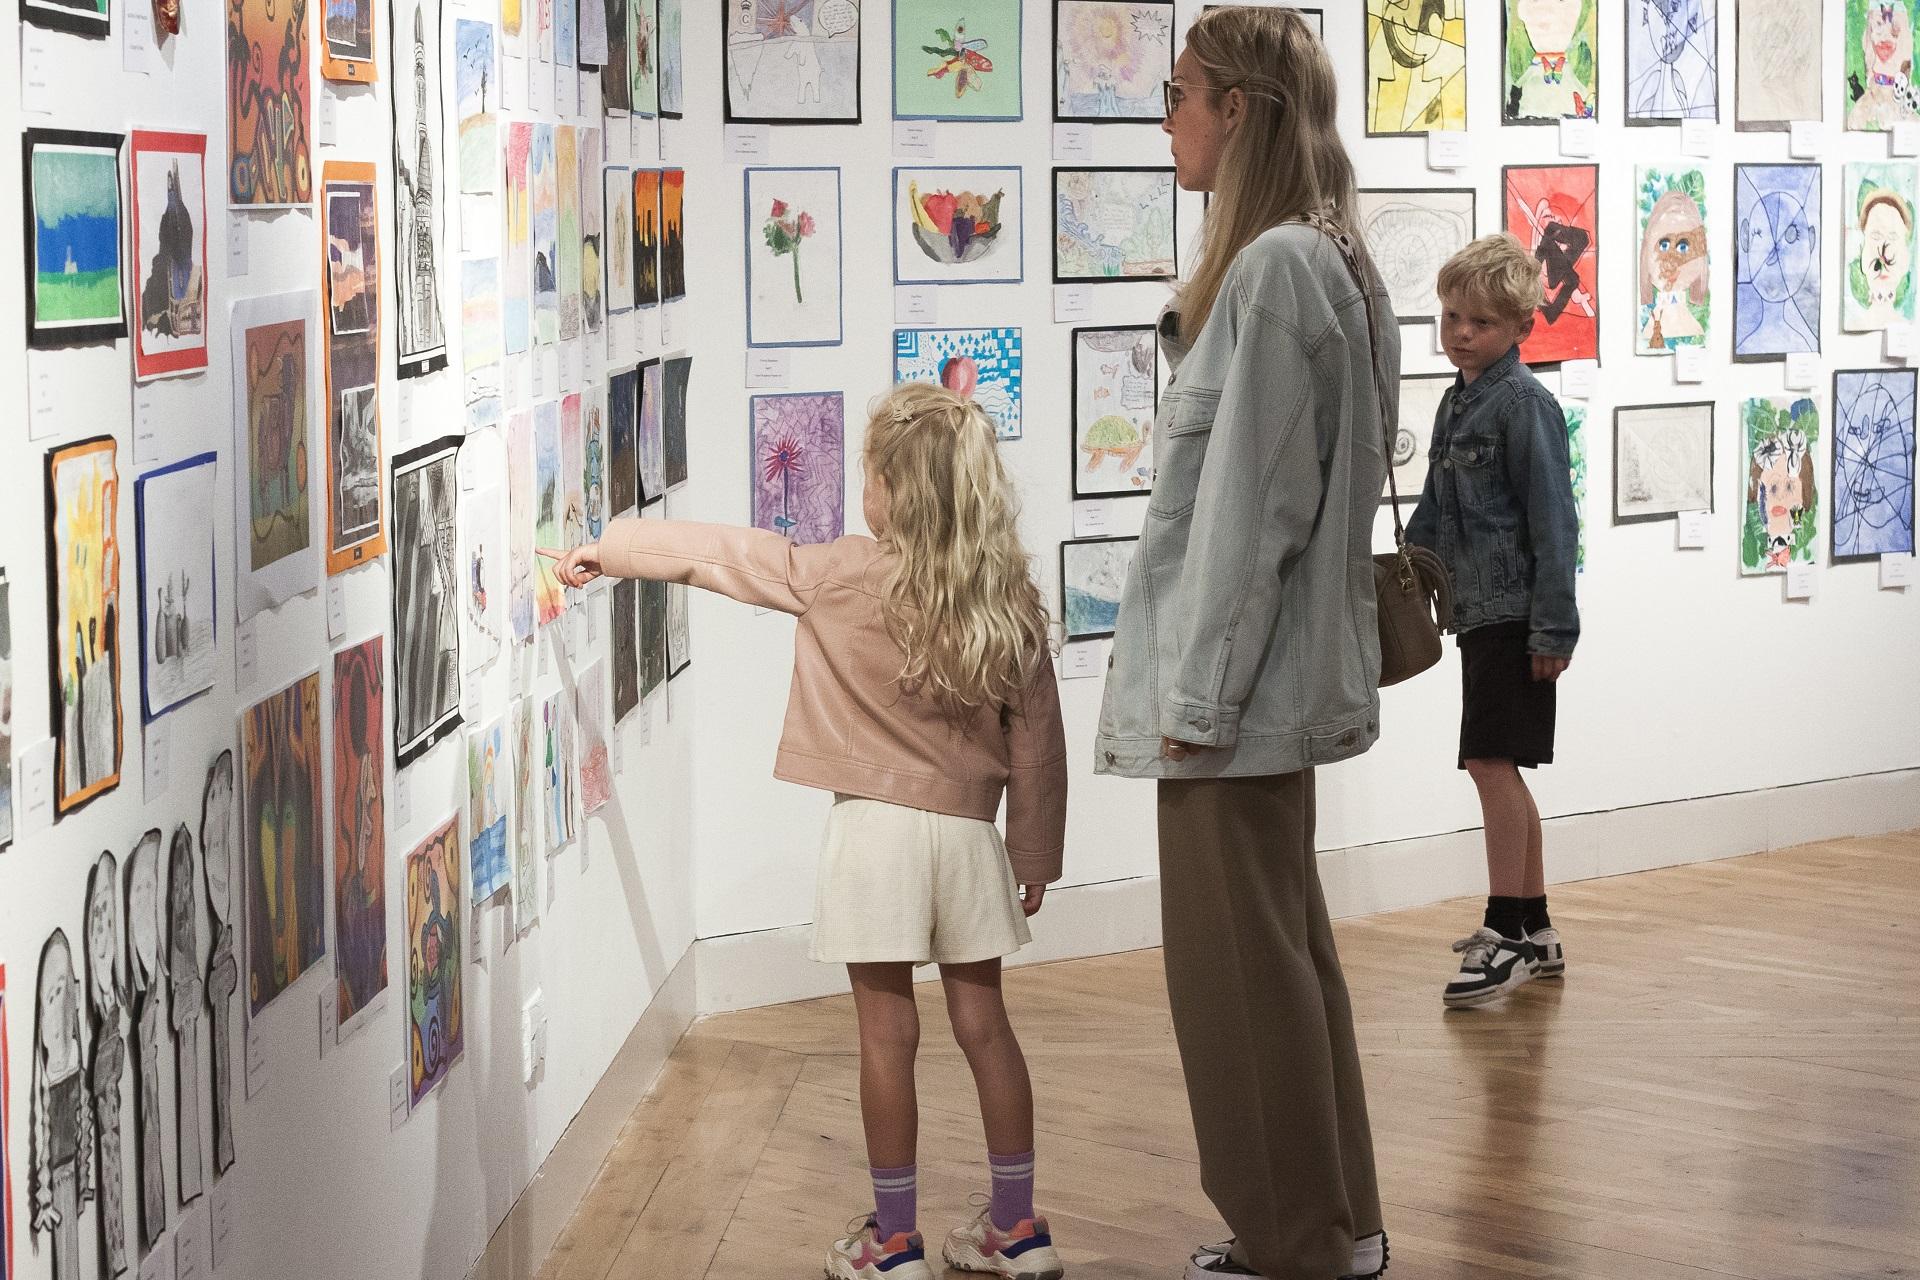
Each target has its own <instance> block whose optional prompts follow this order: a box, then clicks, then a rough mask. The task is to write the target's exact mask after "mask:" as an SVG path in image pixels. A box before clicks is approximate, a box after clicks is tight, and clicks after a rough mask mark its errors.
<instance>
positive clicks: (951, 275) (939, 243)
mask: <svg viewBox="0 0 1920 1280" xmlns="http://www.w3.org/2000/svg"><path fill="white" fill-rule="evenodd" d="M1023 210H1024V201H1023V200H1022V199H1021V176H1020V166H1018V165H993V166H988V167H983V168H977V169H967V168H959V167H955V166H945V167H934V166H928V167H926V168H905V167H902V168H896V169H895V170H894V171H893V282H894V283H895V284H1018V283H1020V281H1021V279H1022V278H1023V275H1024V269H1023V255H1022V252H1021V238H1022V237H1021V227H1022V225H1023V223H1022V216H1021V215H1022V213H1023Z"/></svg>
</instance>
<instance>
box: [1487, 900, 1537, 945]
mask: <svg viewBox="0 0 1920 1280" xmlns="http://www.w3.org/2000/svg"><path fill="white" fill-rule="evenodd" d="M1526 919H1527V905H1526V899H1525V898H1498V897H1489V898H1488V899H1487V918H1486V920H1485V921H1484V922H1483V923H1484V924H1485V926H1486V927H1487V928H1489V929H1491V930H1493V931H1494V932H1495V933H1497V934H1499V935H1500V936H1501V937H1503V938H1513V939H1516V940H1517V939H1518V938H1519V937H1520V931H1521V930H1522V929H1524V928H1526Z"/></svg>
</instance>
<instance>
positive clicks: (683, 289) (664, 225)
mask: <svg viewBox="0 0 1920 1280" xmlns="http://www.w3.org/2000/svg"><path fill="white" fill-rule="evenodd" d="M686 203H687V171H686V170H685V169H662V170H661V171H660V301H662V302H672V301H674V300H675V299H676V298H684V297H686V296H687V228H686Z"/></svg>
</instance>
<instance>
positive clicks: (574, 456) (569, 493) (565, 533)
mask: <svg viewBox="0 0 1920 1280" xmlns="http://www.w3.org/2000/svg"><path fill="white" fill-rule="evenodd" d="M586 469H587V451H586V440H585V437H584V436H583V435H582V433H581V429H580V396H579V393H577V392H575V393H572V394H569V395H565V396H562V397H561V398H560V485H561V500H562V501H563V502H564V503H565V504H566V505H565V506H564V507H563V508H562V512H563V514H562V516H561V520H560V545H561V546H563V547H577V546H579V545H580V544H581V543H582V542H585V541H586V540H587V491H586V485H585V483H584V478H585V475H586Z"/></svg>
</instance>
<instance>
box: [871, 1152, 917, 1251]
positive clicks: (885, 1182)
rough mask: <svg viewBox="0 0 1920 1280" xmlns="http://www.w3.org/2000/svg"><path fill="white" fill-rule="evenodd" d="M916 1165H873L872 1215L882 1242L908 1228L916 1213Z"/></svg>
mask: <svg viewBox="0 0 1920 1280" xmlns="http://www.w3.org/2000/svg"><path fill="white" fill-rule="evenodd" d="M917 1170H918V1166H917V1165H910V1164H908V1165H902V1166H901V1167H900V1168H898V1169H873V1170H872V1173H873V1217H874V1222H875V1224H876V1225H877V1226H878V1227H879V1229H880V1239H881V1241H882V1243H884V1242H886V1241H887V1240H890V1239H892V1238H893V1237H894V1236H896V1235H898V1234H900V1233H901V1232H902V1231H912V1230H913V1227H914V1220H915V1218H917V1217H918V1216H919V1207H920V1206H919V1203H918V1202H919V1198H920V1175H919V1173H918V1172H917Z"/></svg>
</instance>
